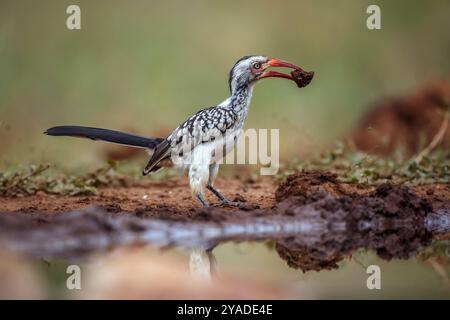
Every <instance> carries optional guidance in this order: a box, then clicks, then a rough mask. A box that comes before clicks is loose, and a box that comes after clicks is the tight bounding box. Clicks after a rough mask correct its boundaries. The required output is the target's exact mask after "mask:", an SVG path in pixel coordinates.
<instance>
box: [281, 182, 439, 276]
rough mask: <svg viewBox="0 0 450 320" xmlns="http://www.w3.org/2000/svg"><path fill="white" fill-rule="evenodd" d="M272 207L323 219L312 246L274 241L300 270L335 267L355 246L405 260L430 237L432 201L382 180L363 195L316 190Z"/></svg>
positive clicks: (428, 241)
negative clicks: (427, 224) (324, 229)
mask: <svg viewBox="0 0 450 320" xmlns="http://www.w3.org/2000/svg"><path fill="white" fill-rule="evenodd" d="M305 207H307V208H309V209H308V210H305V209H304V208H305ZM277 209H278V211H279V213H280V214H283V215H295V216H296V217H297V218H298V219H308V220H310V221H311V220H315V221H323V223H326V224H327V226H328V227H327V229H328V231H329V232H326V233H323V234H322V235H321V239H320V240H319V241H316V243H315V244H314V246H308V245H305V244H304V243H303V242H299V241H298V239H297V238H295V237H292V238H287V239H283V240H280V241H278V242H277V244H276V250H277V252H278V254H279V255H280V257H281V258H282V259H284V260H285V261H286V262H287V263H288V265H289V266H290V267H293V268H299V269H301V270H303V271H309V270H322V269H333V268H337V267H338V265H337V263H338V262H339V261H341V260H342V259H344V258H345V257H346V256H350V255H351V254H352V252H354V251H355V250H357V249H358V248H366V249H373V250H375V251H376V253H377V254H378V256H380V257H381V258H383V259H386V260H390V259H392V258H400V259H406V258H409V257H410V256H411V255H412V254H414V253H415V252H416V251H417V249H419V248H420V247H421V246H425V245H428V244H429V243H430V242H431V239H432V234H431V233H430V232H429V231H427V230H426V229H425V218H426V217H427V215H428V214H429V213H430V212H432V206H431V204H430V202H429V201H427V200H425V199H422V198H420V197H418V196H417V195H416V194H415V193H413V192H412V191H411V190H410V189H409V188H407V187H398V186H393V185H389V184H384V185H381V186H379V187H378V188H377V189H376V190H375V191H374V192H372V193H371V194H368V195H359V194H356V193H354V194H345V195H342V196H339V197H335V196H333V195H331V194H329V193H327V192H326V191H322V190H321V191H318V192H316V193H314V194H310V195H309V197H308V198H305V197H303V196H290V197H288V198H286V199H285V200H283V201H282V202H280V203H279V205H278V206H277ZM344 225H345V228H343V226H344ZM344 230H345V231H344Z"/></svg>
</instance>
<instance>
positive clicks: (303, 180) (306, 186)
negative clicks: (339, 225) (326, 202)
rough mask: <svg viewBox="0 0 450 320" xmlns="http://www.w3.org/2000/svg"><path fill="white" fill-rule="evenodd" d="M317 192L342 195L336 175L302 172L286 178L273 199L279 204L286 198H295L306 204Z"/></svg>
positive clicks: (315, 171)
mask: <svg viewBox="0 0 450 320" xmlns="http://www.w3.org/2000/svg"><path fill="white" fill-rule="evenodd" d="M318 191H326V192H328V193H330V194H332V195H336V196H337V195H342V194H343V189H342V187H341V183H340V182H339V181H338V180H337V175H336V174H334V173H331V172H326V171H318V170H314V171H304V170H303V171H301V172H299V173H296V174H292V175H290V176H288V177H287V178H286V180H285V181H284V182H282V183H280V185H279V186H278V188H277V190H276V191H275V199H276V201H278V202H280V201H282V200H284V199H286V198H288V197H291V196H297V197H300V198H302V199H304V201H305V202H306V201H307V198H308V197H309V196H310V195H312V194H314V193H317V192H318Z"/></svg>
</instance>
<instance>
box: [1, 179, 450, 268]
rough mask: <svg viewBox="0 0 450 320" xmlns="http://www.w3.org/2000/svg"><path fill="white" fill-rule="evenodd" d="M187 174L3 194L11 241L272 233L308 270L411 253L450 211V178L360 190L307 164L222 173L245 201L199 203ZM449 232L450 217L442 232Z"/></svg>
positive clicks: (104, 241)
mask: <svg viewBox="0 0 450 320" xmlns="http://www.w3.org/2000/svg"><path fill="white" fill-rule="evenodd" d="M181 179H182V178H175V179H171V180H170V181H169V182H164V183H160V182H151V183H149V184H148V185H147V186H145V187H144V186H140V187H132V188H104V189H102V190H101V192H100V195H99V196H92V197H52V196H49V195H44V194H41V195H36V196H32V197H25V198H15V199H13V198H2V199H1V200H0V201H1V206H0V208H1V211H4V213H2V214H0V234H2V236H3V237H6V238H7V240H8V241H9V242H10V244H11V246H12V247H13V249H14V248H15V249H17V248H20V250H22V251H23V252H24V253H28V254H32V255H34V256H38V257H50V258H51V257H62V258H68V259H70V258H76V257H79V256H82V255H85V254H89V253H91V252H95V251H102V250H108V249H109V248H112V247H116V246H120V245H127V244H139V243H141V244H142V243H151V244H153V245H156V246H159V247H166V246H184V247H203V248H205V249H208V248H213V247H214V246H216V245H217V244H219V243H221V242H224V241H238V242H239V241H267V240H273V241H275V243H276V246H275V248H276V251H277V252H278V254H279V256H280V257H281V258H282V259H283V260H285V261H286V262H287V264H288V265H289V266H290V267H293V268H299V269H301V270H303V271H309V270H322V269H331V268H336V267H337V266H338V265H337V263H338V262H339V261H341V260H342V259H344V258H345V257H349V256H351V255H352V253H353V252H355V250H357V249H359V248H365V249H372V250H374V251H375V252H376V253H377V254H378V255H379V256H380V257H381V258H383V259H387V260H389V259H392V258H402V259H406V258H408V257H410V256H412V255H414V254H415V252H416V251H417V250H418V249H419V248H420V247H423V246H426V245H428V244H429V243H430V242H431V241H432V240H433V237H435V236H436V234H435V233H434V231H435V230H436V229H433V230H430V229H427V227H426V226H427V225H432V224H433V223H434V225H436V223H438V224H439V225H442V221H444V224H445V221H450V219H447V220H445V219H444V220H442V221H440V220H439V219H437V218H436V217H435V218H433V219H434V220H433V221H431V222H430V221H427V219H429V217H432V216H438V217H440V216H443V215H446V216H448V215H449V214H450V213H449V212H448V208H450V206H449V200H450V188H449V186H448V185H423V186H418V187H413V188H411V187H406V186H397V185H391V184H383V185H380V186H378V187H370V188H363V187H362V186H355V185H351V184H347V183H342V182H340V181H339V180H338V179H337V176H336V175H334V174H332V173H328V172H320V171H308V172H306V171H303V172H298V173H297V174H294V175H291V176H289V177H288V178H287V179H286V180H285V181H284V182H283V183H281V184H280V185H279V186H278V187H276V186H275V184H274V183H273V181H271V180H269V179H267V180H261V181H246V182H241V181H239V180H237V179H231V178H230V179H228V180H226V179H224V180H220V181H219V183H218V186H219V188H222V189H224V190H225V194H226V195H227V196H228V197H230V198H232V199H235V200H239V201H241V202H242V203H243V205H242V206H241V207H240V208H235V207H211V208H199V207H198V204H197V203H196V202H195V201H194V200H193V199H192V198H191V196H190V194H189V189H188V187H187V185H186V184H185V182H184V181H182V180H181ZM211 200H213V199H212V198H211ZM93 205H97V207H92V206H93ZM88 206H89V207H90V209H87V210H86V207H88ZM83 208H84V209H83ZM80 209H81V210H80ZM67 211H72V212H67ZM58 213H59V214H58ZM438 220H439V221H438ZM436 221H438V222H436ZM446 228H447V229H446ZM448 231H449V229H448V225H447V226H446V227H445V228H443V229H442V230H440V232H441V233H442V232H444V233H445V232H448ZM441 233H440V234H439V235H438V236H440V235H441ZM55 243H57V245H55Z"/></svg>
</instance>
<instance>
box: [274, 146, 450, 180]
mask: <svg viewBox="0 0 450 320" xmlns="http://www.w3.org/2000/svg"><path fill="white" fill-rule="evenodd" d="M299 169H300V170H302V169H304V170H327V171H331V172H334V173H336V174H337V175H338V176H339V179H340V180H341V181H342V182H346V183H355V184H356V183H357V184H363V185H373V184H379V183H383V182H393V183H406V184H428V183H449V182H450V152H449V150H443V149H441V150H434V151H432V152H430V153H428V154H426V155H424V156H423V157H422V158H421V159H420V161H417V159H416V158H411V159H406V160H405V159H403V157H401V155H395V156H392V157H390V158H382V157H379V156H376V155H370V154H366V153H362V152H360V151H355V150H351V149H350V148H348V147H346V146H345V145H344V144H343V143H337V144H336V147H335V148H334V149H332V150H330V151H328V152H326V153H324V154H323V155H322V156H321V157H319V158H317V159H313V160H309V161H304V162H301V161H297V162H293V163H291V164H290V165H289V166H287V167H286V168H284V170H283V173H282V175H286V174H287V173H292V172H293V171H294V170H299Z"/></svg>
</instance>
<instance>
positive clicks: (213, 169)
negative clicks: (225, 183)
mask: <svg viewBox="0 0 450 320" xmlns="http://www.w3.org/2000/svg"><path fill="white" fill-rule="evenodd" d="M219 166H220V165H219V164H218V163H213V164H210V165H209V178H208V185H207V186H206V188H208V190H209V191H211V192H212V193H213V194H214V195H215V196H216V197H217V198H218V199H219V200H220V202H222V204H227V205H229V204H232V202H231V201H230V200H228V199H227V198H225V196H224V195H223V194H222V193H221V192H220V191H219V190H217V189H216V188H214V180H216V177H217V173H218V172H219Z"/></svg>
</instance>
